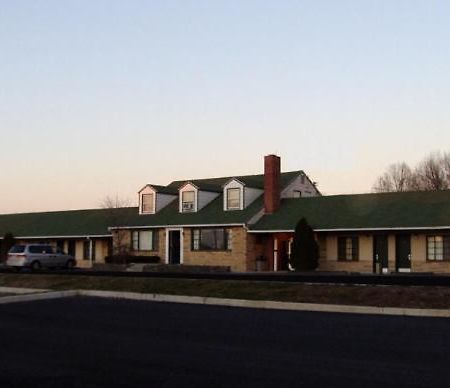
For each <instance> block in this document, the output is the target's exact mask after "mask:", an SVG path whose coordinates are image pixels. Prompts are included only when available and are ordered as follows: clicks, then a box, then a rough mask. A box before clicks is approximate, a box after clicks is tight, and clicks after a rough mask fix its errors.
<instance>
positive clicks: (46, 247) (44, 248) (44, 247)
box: [28, 245, 54, 253]
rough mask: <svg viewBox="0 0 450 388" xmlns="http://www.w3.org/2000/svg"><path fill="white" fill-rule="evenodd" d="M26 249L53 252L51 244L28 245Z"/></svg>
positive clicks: (33, 251)
mask: <svg viewBox="0 0 450 388" xmlns="http://www.w3.org/2000/svg"><path fill="white" fill-rule="evenodd" d="M28 251H29V252H30V253H54V251H53V247H52V246H51V245H30V247H29V248H28Z"/></svg>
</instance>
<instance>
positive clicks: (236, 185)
mask: <svg viewBox="0 0 450 388" xmlns="http://www.w3.org/2000/svg"><path fill="white" fill-rule="evenodd" d="M228 189H240V190H241V196H240V198H241V202H240V204H239V209H240V210H242V209H243V208H244V196H243V195H242V193H243V191H244V185H243V184H242V183H241V182H239V181H237V180H236V179H233V180H231V181H229V182H228V183H227V184H226V185H225V186H224V187H223V210H228V209H227V202H228V196H227V193H228V192H227V190H228ZM233 210H236V209H233Z"/></svg>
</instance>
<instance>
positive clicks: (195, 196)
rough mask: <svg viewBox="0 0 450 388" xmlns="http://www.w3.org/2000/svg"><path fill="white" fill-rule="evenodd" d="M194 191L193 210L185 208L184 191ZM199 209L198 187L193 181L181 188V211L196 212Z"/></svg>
mask: <svg viewBox="0 0 450 388" xmlns="http://www.w3.org/2000/svg"><path fill="white" fill-rule="evenodd" d="M190 191H192V192H193V193H194V204H193V208H192V210H184V209H183V193H186V192H190ZM197 209H198V189H197V188H196V187H195V186H194V185H193V184H191V183H188V184H186V185H184V186H183V187H182V188H181V189H180V190H179V212H180V213H195V212H196V211H197Z"/></svg>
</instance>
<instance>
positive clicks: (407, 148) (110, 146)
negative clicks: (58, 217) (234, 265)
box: [0, 0, 450, 214]
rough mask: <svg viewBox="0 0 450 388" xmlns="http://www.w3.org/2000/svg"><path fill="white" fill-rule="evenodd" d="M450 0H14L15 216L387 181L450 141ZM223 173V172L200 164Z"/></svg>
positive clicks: (6, 33) (8, 98)
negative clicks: (146, 190)
mask: <svg viewBox="0 0 450 388" xmlns="http://www.w3.org/2000/svg"><path fill="white" fill-rule="evenodd" d="M449 19H450V3H448V2H446V1H444V0H432V1H430V2H426V3H424V2H421V1H406V0H400V1H397V2H394V3H393V2H388V1H384V2H377V3H372V2H360V1H357V0H344V1H342V2H339V3H336V2H333V1H327V0H322V1H318V2H311V1H294V0H283V1H256V0H249V1H248V2H245V3H242V2H240V1H236V0H229V1H224V0H218V1H216V2H209V1H205V0H196V1H193V0H183V1H182V0H174V1H171V2H165V1H162V0H155V1H152V2H146V1H142V0H130V1H128V2H126V3H124V2H121V1H118V0H94V1H87V0H77V1H75V0H66V1H64V2H60V1H57V0H36V1H34V2H28V1H26V0H17V1H14V2H5V3H3V4H2V5H0V49H1V50H2V54H3V60H2V61H1V62H0V85H2V87H1V88H0V134H1V137H2V139H3V142H2V145H3V147H2V151H1V152H0V165H2V166H3V171H2V179H3V182H4V183H3V185H2V193H1V201H0V214H14V213H25V212H42V211H60V210H64V209H88V208H89V209H91V208H99V206H100V204H101V202H102V201H103V200H104V199H105V198H106V197H108V196H109V197H116V196H117V197H119V198H123V199H129V200H131V201H132V202H133V203H135V202H137V191H138V190H139V189H140V188H141V187H142V186H143V185H144V184H146V183H147V182H151V183H153V184H159V185H163V186H165V185H167V184H168V183H169V182H172V181H177V180H186V178H188V179H192V178H189V177H196V176H197V177H203V176H208V177H213V176H216V177H221V176H222V177H223V176H233V175H232V174H235V175H236V176H243V175H255V174H261V173H262V171H263V156H264V155H267V154H272V153H273V154H276V155H278V156H280V157H281V165H282V171H295V170H303V171H304V172H305V173H306V175H308V177H309V178H310V179H311V180H312V181H314V182H318V189H319V190H320V191H321V192H322V193H323V194H326V195H330V194H331V195H340V194H355V193H369V192H371V190H372V186H373V184H374V183H375V180H376V178H377V177H378V176H379V175H381V174H382V173H383V172H384V171H385V169H386V168H387V167H388V166H389V165H390V164H393V163H396V162H402V161H405V162H406V163H408V164H409V165H411V166H414V165H416V164H417V163H418V162H419V161H420V160H422V159H423V158H424V157H426V156H427V155H429V154H430V153H431V152H433V151H436V150H438V151H439V150H440V151H444V152H445V151H449V150H448V149H445V147H446V146H447V147H448V145H450V130H449V127H450V112H449V111H448V106H449V104H450V76H449V75H448V68H449V67H450V52H449V50H448V41H449V39H450V24H449V23H448V20H449ZM199 179H205V178H199Z"/></svg>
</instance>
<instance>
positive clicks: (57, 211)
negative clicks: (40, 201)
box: [0, 206, 138, 217]
mask: <svg viewBox="0 0 450 388" xmlns="http://www.w3.org/2000/svg"><path fill="white" fill-rule="evenodd" d="M111 209H119V210H124V209H138V207H137V206H125V207H117V208H102V207H100V208H89V209H66V210H46V211H32V212H26V213H1V214H0V217H4V216H25V215H37V214H55V213H77V212H80V213H81V212H91V211H99V210H104V211H107V210H111Z"/></svg>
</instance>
